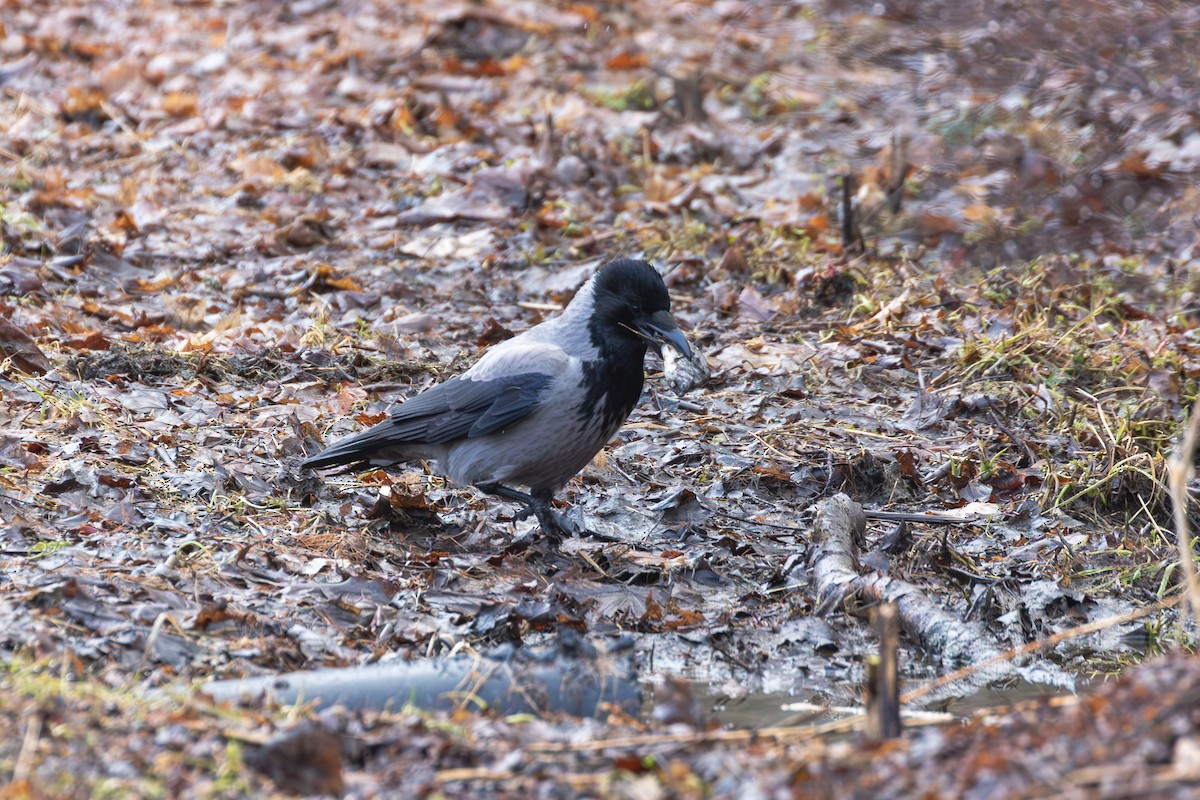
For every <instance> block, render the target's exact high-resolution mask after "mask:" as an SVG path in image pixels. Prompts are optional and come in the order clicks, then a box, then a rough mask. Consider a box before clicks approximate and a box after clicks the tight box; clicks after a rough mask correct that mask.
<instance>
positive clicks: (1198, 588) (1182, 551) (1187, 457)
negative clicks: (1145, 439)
mask: <svg viewBox="0 0 1200 800" xmlns="http://www.w3.org/2000/svg"><path fill="white" fill-rule="evenodd" d="M1198 429H1200V398H1197V399H1196V405H1195V406H1193V407H1192V418H1191V419H1190V420H1188V427H1187V432H1186V433H1185V434H1184V436H1183V441H1182V442H1180V443H1179V449H1177V450H1176V451H1175V455H1174V456H1172V457H1171V460H1170V461H1168V462H1167V479H1168V483H1169V484H1170V487H1171V505H1172V506H1174V512H1175V536H1176V538H1177V539H1178V542H1179V566H1180V568H1181V569H1182V570H1183V581H1184V584H1186V586H1187V595H1188V601H1189V603H1190V604H1191V607H1192V620H1193V621H1195V620H1197V619H1200V581H1198V580H1197V579H1196V562H1195V560H1194V556H1193V555H1192V535H1191V533H1190V532H1189V531H1188V520H1187V507H1188V491H1187V483H1188V478H1190V477H1192V473H1193V471H1194V468H1193V466H1192V458H1193V456H1194V454H1195V452H1196V432H1197V430H1198Z"/></svg>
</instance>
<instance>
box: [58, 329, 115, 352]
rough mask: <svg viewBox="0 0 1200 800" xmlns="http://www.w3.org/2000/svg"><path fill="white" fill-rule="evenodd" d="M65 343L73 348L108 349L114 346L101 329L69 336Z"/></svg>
mask: <svg viewBox="0 0 1200 800" xmlns="http://www.w3.org/2000/svg"><path fill="white" fill-rule="evenodd" d="M63 345H64V346H65V347H69V348H71V349H72V350H107V349H108V348H109V347H111V346H112V342H110V341H109V340H108V339H106V338H105V336H104V334H103V333H101V332H100V331H91V332H89V333H85V334H78V335H75V336H69V337H67V339H66V340H64V341H63Z"/></svg>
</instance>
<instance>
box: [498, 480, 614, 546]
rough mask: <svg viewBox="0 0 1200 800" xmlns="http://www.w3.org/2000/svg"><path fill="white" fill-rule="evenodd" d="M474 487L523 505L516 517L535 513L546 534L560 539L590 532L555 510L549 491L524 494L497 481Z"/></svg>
mask: <svg viewBox="0 0 1200 800" xmlns="http://www.w3.org/2000/svg"><path fill="white" fill-rule="evenodd" d="M476 488H478V489H480V490H482V491H485V492H487V493H488V494H494V495H496V496H497V497H503V498H504V499H505V500H512V501H514V502H517V503H521V504H522V505H524V506H525V508H524V509H523V510H522V511H521V513H520V514H518V515H517V519H525V518H526V517H528V516H529V515H530V514H534V515H536V516H537V521H538V524H539V525H540V526H541V527H542V533H544V534H546V535H547V536H552V537H554V538H556V539H562V538H563V537H564V536H579V535H581V534H590V533H591V531H589V530H588V529H587V528H584V527H582V526H580V525H578V524H576V523H575V522H573V521H571V520H569V519H567V518H566V517H564V516H563V515H562V514H560V513H558V512H557V511H555V510H554V506H553V505H552V503H553V500H554V496H553V495H551V494H550V493H549V492H547V493H544V494H526V493H525V492H519V491H517V490H516V489H510V488H508V487H507V486H504V485H502V484H499V483H481V484H478V485H477V487H476Z"/></svg>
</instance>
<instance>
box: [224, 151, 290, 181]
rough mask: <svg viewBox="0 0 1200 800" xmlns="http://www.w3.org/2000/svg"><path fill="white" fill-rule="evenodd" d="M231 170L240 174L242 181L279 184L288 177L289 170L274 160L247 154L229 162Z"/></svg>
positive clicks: (259, 155)
mask: <svg viewBox="0 0 1200 800" xmlns="http://www.w3.org/2000/svg"><path fill="white" fill-rule="evenodd" d="M229 167H230V169H232V170H234V171H235V172H238V173H240V174H241V176H242V180H246V181H262V182H265V183H278V182H280V181H281V180H283V177H284V176H285V175H287V170H286V169H284V168H283V166H282V165H280V164H279V163H278V162H276V161H275V160H274V159H272V158H269V157H268V156H264V155H261V154H245V155H241V156H238V157H237V158H235V159H233V160H232V161H230V162H229Z"/></svg>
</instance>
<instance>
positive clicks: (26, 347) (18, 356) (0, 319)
mask: <svg viewBox="0 0 1200 800" xmlns="http://www.w3.org/2000/svg"><path fill="white" fill-rule="evenodd" d="M4 360H9V361H11V364H12V366H14V367H16V368H17V369H19V370H21V371H22V372H26V373H28V374H30V375H44V374H45V373H47V372H49V371H50V369H51V366H52V365H51V364H50V360H49V359H48V358H46V356H45V355H44V354H43V353H42V351H41V349H40V348H38V346H37V342H35V341H33V338H32V337H31V336H30V335H29V334H27V333H25V331H23V330H21V329H20V328H19V327H17V326H16V325H15V324H13V322H12V321H11V320H10V319H9V318H8V317H7V316H0V361H4Z"/></svg>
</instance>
